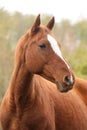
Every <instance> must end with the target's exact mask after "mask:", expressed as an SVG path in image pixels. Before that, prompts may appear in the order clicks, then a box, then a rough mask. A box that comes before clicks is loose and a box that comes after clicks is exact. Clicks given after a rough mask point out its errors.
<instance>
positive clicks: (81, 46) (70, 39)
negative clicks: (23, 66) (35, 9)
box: [0, 8, 87, 102]
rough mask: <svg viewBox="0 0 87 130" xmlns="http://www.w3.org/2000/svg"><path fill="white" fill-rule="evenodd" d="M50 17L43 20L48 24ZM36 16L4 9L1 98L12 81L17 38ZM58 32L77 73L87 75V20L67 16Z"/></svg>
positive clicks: (0, 29)
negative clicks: (72, 18)
mask: <svg viewBox="0 0 87 130" xmlns="http://www.w3.org/2000/svg"><path fill="white" fill-rule="evenodd" d="M50 17H51V16H48V15H42V21H43V23H44V24H46V22H47V21H48V20H49V18H50ZM34 19H35V16H34V15H23V14H21V13H19V12H15V13H14V14H9V13H8V12H7V11H5V10H4V9H3V8H1V9H0V102H1V100H2V97H3V95H4V93H5V91H6V89H7V87H8V84H9V81H10V77H11V73H12V69H13V62H14V61H13V59H14V51H15V46H16V44H17V41H18V39H19V38H20V37H21V36H22V35H23V34H24V33H25V32H26V31H27V29H28V28H29V27H31V26H32V23H33V21H34ZM54 33H55V36H56V39H57V40H58V41H60V43H61V46H62V47H61V49H62V52H63V55H64V57H65V58H66V59H67V61H68V63H69V64H70V66H71V67H72V69H73V71H74V73H75V74H76V75H77V76H79V77H81V78H84V79H87V20H86V19H82V20H81V21H78V22H77V23H74V24H72V23H71V22H70V21H69V20H66V19H63V20H62V21H61V22H60V23H56V24H55V27H54Z"/></svg>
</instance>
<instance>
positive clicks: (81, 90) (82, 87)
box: [75, 78, 87, 105]
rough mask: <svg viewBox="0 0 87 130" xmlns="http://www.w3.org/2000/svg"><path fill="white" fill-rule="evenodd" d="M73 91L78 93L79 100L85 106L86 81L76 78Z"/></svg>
mask: <svg viewBox="0 0 87 130" xmlns="http://www.w3.org/2000/svg"><path fill="white" fill-rule="evenodd" d="M75 90H76V91H77V92H78V94H79V95H80V96H81V98H82V99H83V101H84V102H85V104H86V105H87V81H86V80H83V79H80V78H76V82H75Z"/></svg>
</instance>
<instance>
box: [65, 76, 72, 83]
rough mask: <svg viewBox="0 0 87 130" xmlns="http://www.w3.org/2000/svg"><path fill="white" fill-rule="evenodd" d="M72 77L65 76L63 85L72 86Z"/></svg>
mask: <svg viewBox="0 0 87 130" xmlns="http://www.w3.org/2000/svg"><path fill="white" fill-rule="evenodd" d="M73 82H74V81H73V77H72V76H65V77H64V83H65V84H66V85H73Z"/></svg>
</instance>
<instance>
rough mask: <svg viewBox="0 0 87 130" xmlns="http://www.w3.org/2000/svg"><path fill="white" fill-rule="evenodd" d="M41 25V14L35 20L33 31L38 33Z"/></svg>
mask: <svg viewBox="0 0 87 130" xmlns="http://www.w3.org/2000/svg"><path fill="white" fill-rule="evenodd" d="M39 26H40V14H39V15H38V16H37V18H36V19H35V22H34V24H33V26H32V28H31V32H32V33H36V32H37V31H38V29H39Z"/></svg>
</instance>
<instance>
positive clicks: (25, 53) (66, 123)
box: [0, 15, 87, 130]
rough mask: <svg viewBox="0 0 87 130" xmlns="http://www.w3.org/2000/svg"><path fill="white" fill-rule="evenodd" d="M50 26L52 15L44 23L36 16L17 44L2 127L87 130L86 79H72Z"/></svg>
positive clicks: (7, 129)
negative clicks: (46, 22)
mask: <svg viewBox="0 0 87 130" xmlns="http://www.w3.org/2000/svg"><path fill="white" fill-rule="evenodd" d="M53 26H54V17H52V18H51V20H50V21H49V22H48V24H47V25H46V26H43V25H41V24H40V15H38V16H37V18H36V20H35V22H34V24H33V26H32V27H31V29H29V30H28V31H27V32H26V34H25V35H24V36H23V37H22V38H21V39H20V40H19V42H18V44H17V48H16V53H15V63H14V71H13V74H12V77H11V81H10V84H9V87H8V89H7V92H6V94H5V96H4V99H3V101H2V104H1V108H0V122H1V126H2V130H87V94H86V93H87V82H86V81H83V80H80V79H78V78H76V81H75V77H74V75H73V73H72V71H71V69H70V67H69V65H68V64H67V63H66V61H65V60H64V58H63V57H62V54H61V51H60V48H59V45H58V44H57V41H56V40H55V38H54V37H53V34H52V32H51V30H52V28H53ZM74 83H75V85H74ZM55 84H56V85H55ZM73 85H74V88H73ZM72 88H73V89H72ZM71 89H72V90H71ZM69 90H71V91H69ZM67 91H69V92H67ZM60 92H67V93H60Z"/></svg>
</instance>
